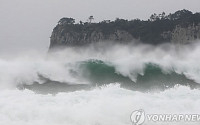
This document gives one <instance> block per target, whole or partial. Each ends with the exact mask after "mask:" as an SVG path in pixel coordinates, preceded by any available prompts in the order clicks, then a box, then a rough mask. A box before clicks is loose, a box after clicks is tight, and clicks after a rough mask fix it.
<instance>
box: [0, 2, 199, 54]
mask: <svg viewBox="0 0 200 125" xmlns="http://www.w3.org/2000/svg"><path fill="white" fill-rule="evenodd" d="M199 5H200V0H0V55H1V54H2V53H17V52H20V51H28V50H33V49H34V50H42V51H43V52H46V51H47V50H48V47H49V37H50V35H51V32H52V30H53V28H54V27H55V26H56V24H57V22H58V20H59V19H60V18H62V17H73V18H75V19H76V20H77V21H79V20H82V21H86V20H87V18H88V17H89V16H90V15H93V16H94V18H95V21H96V22H98V21H101V20H104V19H110V20H114V19H115V18H116V17H118V18H124V19H135V18H140V19H148V18H149V16H150V15H151V14H152V13H161V12H163V11H164V12H166V13H167V14H168V13H170V12H175V11H177V10H180V9H188V10H191V11H192V12H200V7H199Z"/></svg>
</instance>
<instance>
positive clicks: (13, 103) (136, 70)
mask: <svg viewBox="0 0 200 125" xmlns="http://www.w3.org/2000/svg"><path fill="white" fill-rule="evenodd" d="M111 45H112V44H111ZM199 48H200V46H199V44H195V45H191V46H185V47H182V48H181V50H176V49H175V48H174V47H173V46H171V45H161V46H158V47H154V46H150V45H138V44H134V45H129V46H127V45H112V46H108V45H106V46H105V45H104V44H99V45H94V46H93V45H91V46H90V47H83V48H67V49H66V50H64V51H62V52H55V53H52V54H49V55H48V56H45V57H44V56H40V54H39V53H37V54H31V55H30V54H28V55H26V54H24V55H21V56H18V57H13V58H10V59H6V58H1V59H0V69H1V70H0V125H47V124H48V125H131V121H130V115H131V112H132V111H134V110H138V109H143V110H144V111H145V113H149V114H156V113H159V114H170V113H173V114H200V98H199V97H200V91H199V90H198V89H194V90H191V89H190V88H188V87H185V86H177V87H174V88H172V89H168V90H165V91H164V92H157V93H142V92H137V91H131V90H126V89H123V88H120V85H119V84H118V83H108V85H105V86H102V87H96V88H95V89H91V90H87V91H86V90H79V91H74V92H65V93H61V92H60V93H58V94H56V95H51V94H48V95H42V94H37V93H34V92H33V91H31V90H27V89H25V90H18V89H17V85H20V84H27V85H31V84H33V83H34V82H38V83H40V84H43V83H44V82H43V81H42V80H41V79H39V77H38V74H42V75H43V76H45V77H47V78H49V79H51V80H53V81H59V82H65V83H70V84H89V82H88V81H87V80H86V79H82V78H81V77H79V75H76V76H74V75H71V74H70V72H71V70H72V69H73V70H74V71H76V72H81V71H79V69H78V64H77V62H81V61H87V60H89V59H98V60H102V61H104V62H105V63H107V65H112V66H113V67H115V71H116V73H118V74H121V75H123V76H126V77H129V78H130V79H131V80H133V81H135V80H136V77H137V75H138V74H143V71H144V65H145V63H154V64H157V65H159V66H160V67H161V68H162V71H163V72H165V73H169V72H171V71H172V70H173V71H175V72H176V73H178V74H184V75H186V76H187V78H189V79H192V80H194V81H195V82H197V83H200V77H199V76H200V65H199V64H200V58H199V55H200V49H199ZM144 124H145V125H155V124H158V125H160V124H170V125H171V124H174V125H179V124H180V125H182V124H189V125H191V124H195V125H198V124H199V122H185V123H181V122H170V123H168V122H167V123H163V122H158V123H154V122H148V121H146V122H145V123H144Z"/></svg>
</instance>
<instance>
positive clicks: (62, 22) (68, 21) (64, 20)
mask: <svg viewBox="0 0 200 125" xmlns="http://www.w3.org/2000/svg"><path fill="white" fill-rule="evenodd" d="M74 23H75V19H73V18H66V17H65V18H62V19H60V20H59V21H58V24H59V25H65V24H74Z"/></svg>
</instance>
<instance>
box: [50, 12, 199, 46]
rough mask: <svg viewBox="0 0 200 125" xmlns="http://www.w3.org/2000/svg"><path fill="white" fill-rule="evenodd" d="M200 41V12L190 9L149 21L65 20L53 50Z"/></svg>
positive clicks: (57, 29)
mask: <svg viewBox="0 0 200 125" xmlns="http://www.w3.org/2000/svg"><path fill="white" fill-rule="evenodd" d="M199 38H200V13H195V14H193V13H192V12H190V11H188V10H181V11H177V12H175V13H174V14H170V15H167V16H165V15H163V14H162V16H160V15H159V16H156V15H155V14H154V15H152V16H151V19H149V20H147V21H141V20H138V19H137V20H131V21H128V20H124V19H116V20H115V21H102V22H99V23H88V22H85V23H83V22H80V23H77V24H75V20H74V19H73V18H62V19H61V20H60V21H59V22H58V25H57V26H56V27H55V28H54V30H53V32H52V35H51V41H50V49H51V48H55V47H58V46H61V47H66V46H81V45H86V44H89V43H94V42H103V41H115V42H119V43H126V42H131V41H134V40H135V39H137V40H138V41H141V42H143V43H148V44H160V43H164V42H171V43H174V44H187V43H190V41H194V40H196V39H199Z"/></svg>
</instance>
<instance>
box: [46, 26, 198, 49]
mask: <svg viewBox="0 0 200 125" xmlns="http://www.w3.org/2000/svg"><path fill="white" fill-rule="evenodd" d="M160 36H161V38H162V39H163V40H164V41H167V42H171V43H173V44H188V43H190V42H192V41H194V40H196V39H200V24H198V25H189V26H188V27H181V26H180V25H177V26H176V27H175V29H173V30H172V31H164V32H163V33H161V34H160ZM134 39H137V38H134V36H133V35H132V34H131V33H129V32H128V31H125V30H116V31H113V32H110V33H104V32H102V31H99V30H97V31H95V30H93V31H78V32H75V31H68V32H66V31H65V30H64V28H63V26H57V28H56V29H54V31H53V33H52V35H51V42H50V48H53V47H56V46H79V45H85V44H89V43H94V42H102V41H115V42H131V41H132V40H134Z"/></svg>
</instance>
